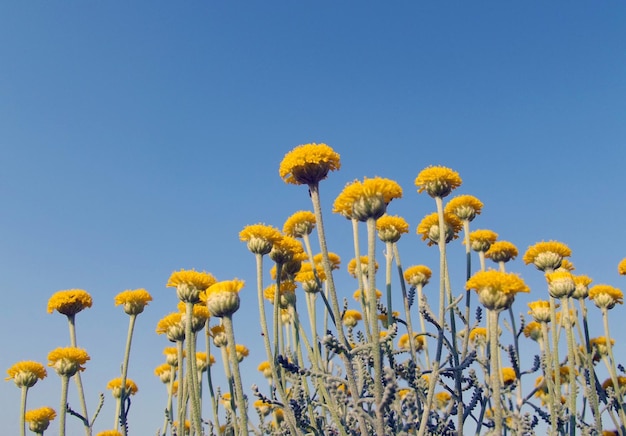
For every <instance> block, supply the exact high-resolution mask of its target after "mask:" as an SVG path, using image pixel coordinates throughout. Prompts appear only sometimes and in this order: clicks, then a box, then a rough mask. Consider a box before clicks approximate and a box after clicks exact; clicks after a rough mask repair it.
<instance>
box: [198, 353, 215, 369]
mask: <svg viewBox="0 0 626 436" xmlns="http://www.w3.org/2000/svg"><path fill="white" fill-rule="evenodd" d="M214 364H215V357H213V355H207V353H205V352H204V351H198V352H196V368H197V369H198V371H199V372H205V371H206V370H208V369H209V366H213V365H214Z"/></svg>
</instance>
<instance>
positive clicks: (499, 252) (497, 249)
mask: <svg viewBox="0 0 626 436" xmlns="http://www.w3.org/2000/svg"><path fill="white" fill-rule="evenodd" d="M517 254H518V252H517V247H516V246H515V245H513V244H512V243H510V242H508V241H496V242H494V243H492V244H491V247H489V249H488V250H487V252H486V253H485V257H486V258H487V259H491V260H493V261H494V262H496V263H498V262H508V261H509V260H513V259H515V258H516V257H517Z"/></svg>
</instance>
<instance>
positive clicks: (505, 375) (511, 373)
mask: <svg viewBox="0 0 626 436" xmlns="http://www.w3.org/2000/svg"><path fill="white" fill-rule="evenodd" d="M515 380H517V377H516V375H515V370H514V369H513V368H511V367H509V366H506V367H504V368H502V381H503V382H504V386H510V385H512V384H513V383H515Z"/></svg>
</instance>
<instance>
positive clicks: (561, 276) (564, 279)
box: [546, 270, 576, 299]
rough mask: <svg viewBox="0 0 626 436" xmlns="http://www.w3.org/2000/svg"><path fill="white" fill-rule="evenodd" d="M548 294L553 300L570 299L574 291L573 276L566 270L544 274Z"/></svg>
mask: <svg viewBox="0 0 626 436" xmlns="http://www.w3.org/2000/svg"><path fill="white" fill-rule="evenodd" d="M546 280H547V282H548V292H549V293H550V295H551V296H552V297H554V298H559V299H560V298H567V297H570V296H571V295H572V294H573V293H574V291H575V290H576V283H575V282H574V276H572V273H571V272H569V271H567V270H558V271H554V272H547V273H546Z"/></svg>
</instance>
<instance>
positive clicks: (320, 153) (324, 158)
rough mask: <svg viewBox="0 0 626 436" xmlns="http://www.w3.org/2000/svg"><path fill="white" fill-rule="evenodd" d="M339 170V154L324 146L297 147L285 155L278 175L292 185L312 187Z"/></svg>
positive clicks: (305, 145) (307, 145)
mask: <svg viewBox="0 0 626 436" xmlns="http://www.w3.org/2000/svg"><path fill="white" fill-rule="evenodd" d="M339 168H341V162H340V161H339V154H337V153H336V152H335V151H334V150H333V149H332V148H330V147H329V146H328V145H326V144H314V143H313V144H304V145H299V146H297V147H296V148H294V149H293V150H291V151H290V152H289V153H287V154H286V155H285V157H284V158H283V160H282V162H281V163H280V167H279V169H278V173H279V174H280V177H281V178H282V179H283V180H284V181H285V182H286V183H291V184H293V185H314V184H316V183H318V182H319V181H320V180H324V179H325V178H326V176H327V175H328V172H329V171H335V170H338V169H339Z"/></svg>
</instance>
